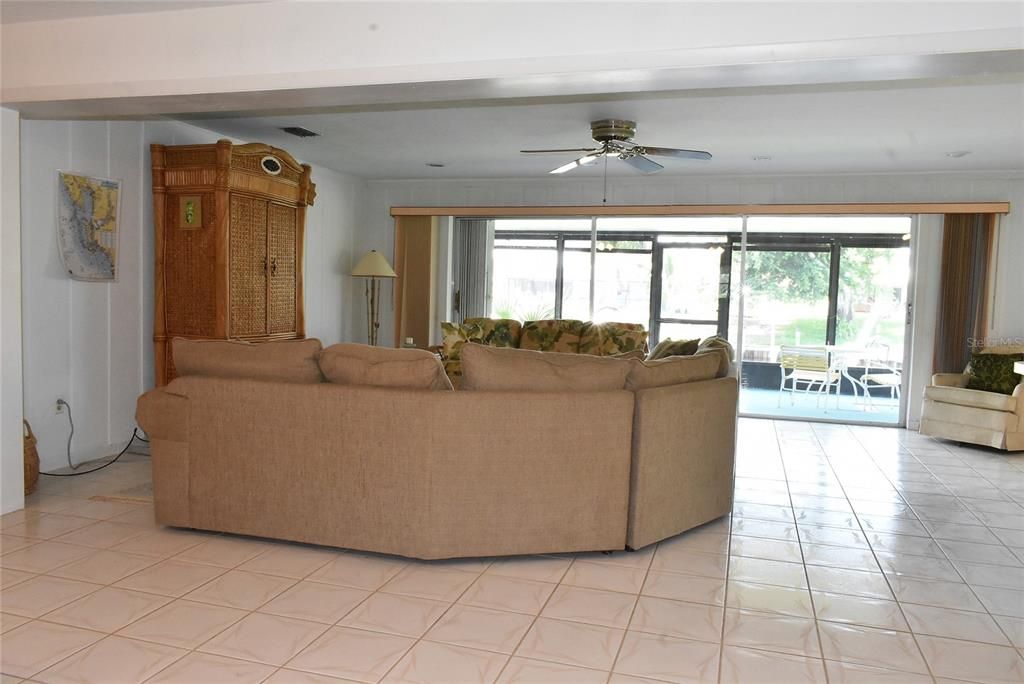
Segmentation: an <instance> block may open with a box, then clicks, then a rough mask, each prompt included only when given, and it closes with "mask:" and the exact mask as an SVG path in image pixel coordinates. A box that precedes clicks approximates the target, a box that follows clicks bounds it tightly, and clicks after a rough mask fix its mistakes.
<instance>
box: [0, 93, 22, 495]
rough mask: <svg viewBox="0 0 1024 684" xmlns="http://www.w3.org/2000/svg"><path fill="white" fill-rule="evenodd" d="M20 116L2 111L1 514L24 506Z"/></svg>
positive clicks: (0, 276)
mask: <svg viewBox="0 0 1024 684" xmlns="http://www.w3.org/2000/svg"><path fill="white" fill-rule="evenodd" d="M18 141H19V135H18V113H17V112H15V111H13V110H10V109H0V513H7V512H9V511H13V510H17V509H19V508H21V507H22V506H23V505H24V501H25V497H24V488H23V486H22V483H23V482H24V480H23V476H22V453H23V452H22V441H21V436H22V430H21V415H22V414H21V405H22V400H21V217H20V208H19V206H20V199H21V198H20V196H19V187H20V180H21V179H20V172H19V166H20V159H19V153H18Z"/></svg>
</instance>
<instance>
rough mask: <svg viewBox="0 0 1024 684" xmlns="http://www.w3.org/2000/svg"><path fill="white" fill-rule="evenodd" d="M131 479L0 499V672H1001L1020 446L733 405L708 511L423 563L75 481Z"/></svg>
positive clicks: (35, 675) (1017, 647)
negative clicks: (496, 553) (8, 507)
mask: <svg viewBox="0 0 1024 684" xmlns="http://www.w3.org/2000/svg"><path fill="white" fill-rule="evenodd" d="M148 477H149V472H148V463H147V461H146V460H145V459H143V458H139V457H128V458H127V459H126V460H125V462H123V463H118V464H116V465H115V466H113V467H111V468H108V469H106V470H104V471H101V472H99V473H96V474H93V475H89V476H86V477H81V478H65V479H61V480H53V479H50V478H44V479H43V482H42V484H41V487H40V491H39V492H38V493H37V494H35V495H33V496H32V497H31V498H30V499H29V502H28V508H27V509H26V510H25V511H19V512H17V513H13V514H9V515H7V516H4V518H3V530H2V532H3V536H2V547H0V553H2V555H0V568H2V573H0V577H2V594H0V610H2V622H0V629H2V631H3V635H2V637H0V661H2V671H3V678H2V683H3V684H8V683H9V682H19V681H22V680H23V679H24V678H28V680H30V681H35V682H52V683H54V684H57V683H63V682H78V683H84V682H95V683H100V684H107V683H113V682H142V681H147V682H163V683H167V682H182V683H187V684H204V683H206V682H229V681H230V682H238V683H242V682H268V683H270V684H316V683H320V684H326V683H328V682H339V681H340V682H344V681H351V682H377V681H386V682H443V683H445V684H460V683H463V682H466V683H470V682H474V683H475V682H494V681H497V682H506V683H508V682H538V683H539V682H608V683H613V684H643V683H645V682H646V683H648V684H651V683H655V682H778V683H780V684H791V683H794V684H795V683H797V682H825V681H829V682H833V683H839V682H843V683H845V682H909V683H913V682H929V681H937V682H953V681H970V682H1022V681H1024V658H1022V652H1024V505H1022V504H1024V455H1017V456H1008V455H1005V454H1000V453H997V452H994V451H988V450H981V449H972V448H967V447H961V446H958V445H954V444H950V443H943V442H937V441H933V440H930V439H927V438H923V437H920V436H918V435H916V434H914V433H910V432H906V431H903V430H896V429H886V428H870V427H847V426H839V425H821V424H808V423H799V422H772V421H767V420H743V421H741V429H740V448H739V455H738V465H737V479H736V505H735V510H734V515H733V517H732V520H731V525H730V521H729V520H728V519H725V520H720V521H717V522H714V523H711V524H709V525H706V526H704V527H703V528H701V529H698V530H694V531H691V532H689V533H686V534H683V535H680V536H678V537H676V538H674V539H669V540H666V541H664V542H662V543H661V544H659V545H658V546H657V548H647V549H643V550H641V551H638V552H635V553H624V552H621V553H615V554H611V555H605V554H600V553H591V554H569V555H557V556H542V557H529V558H501V559H483V560H481V559H474V560H456V561H444V562H417V561H408V560H405V559H401V558H394V557H386V556H374V555H368V554H358V553H351V552H343V551H341V550H337V549H324V548H316V547H310V546H302V545H296V544H286V543H279V542H271V541H266V540H258V539H249V538H240V537H232V536H229V535H215V534H206V533H200V532H187V531H179V530H170V529H162V528H159V527H157V526H156V525H155V524H154V523H153V521H152V509H151V508H150V507H149V506H146V505H132V504H126V503H112V502H104V501H95V500H89V497H91V496H93V495H97V494H104V493H108V494H109V493H112V492H116V491H121V490H124V489H126V488H128V487H131V486H133V485H135V484H138V483H140V482H145V481H146V479H147V478H148Z"/></svg>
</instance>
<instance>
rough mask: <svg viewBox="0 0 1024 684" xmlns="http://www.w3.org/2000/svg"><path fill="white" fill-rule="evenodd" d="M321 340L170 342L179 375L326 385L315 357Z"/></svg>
mask: <svg viewBox="0 0 1024 684" xmlns="http://www.w3.org/2000/svg"><path fill="white" fill-rule="evenodd" d="M322 348H323V345H321V344H320V340H318V339H315V338H310V339H307V340H283V341H280V342H258V343H252V342H243V341H241V340H191V339H187V338H184V337H175V338H174V339H173V340H171V353H172V355H173V359H174V370H175V372H176V373H177V374H178V375H200V376H208V377H216V378H248V379H250V380H275V381H279V382H297V383H313V382H323V376H322V375H321V374H320V367H319V366H318V365H317V362H316V357H317V354H318V353H320V350H321V349H322Z"/></svg>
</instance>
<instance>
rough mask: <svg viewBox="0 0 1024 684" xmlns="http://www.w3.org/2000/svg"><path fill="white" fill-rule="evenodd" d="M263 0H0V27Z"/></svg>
mask: <svg viewBox="0 0 1024 684" xmlns="http://www.w3.org/2000/svg"><path fill="white" fill-rule="evenodd" d="M265 1H266V0H2V2H0V24H17V23H21V22H26V21H52V20H54V19H75V18H78V17H105V16H111V15H115V14H138V13H140V12H166V11H168V10H181V9H197V8H200V7H219V6H223V5H238V4H247V3H252V2H265Z"/></svg>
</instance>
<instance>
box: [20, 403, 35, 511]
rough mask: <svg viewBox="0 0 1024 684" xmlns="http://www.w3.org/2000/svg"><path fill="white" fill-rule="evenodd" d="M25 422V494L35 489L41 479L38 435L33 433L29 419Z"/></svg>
mask: <svg viewBox="0 0 1024 684" xmlns="http://www.w3.org/2000/svg"><path fill="white" fill-rule="evenodd" d="M21 422H22V423H24V424H25V495H26V496H28V495H29V494H31V493H32V492H33V491H35V488H36V483H37V482H38V481H39V452H38V451H36V436H35V435H34V434H32V426H31V425H29V424H28V421H27V420H23V421H21Z"/></svg>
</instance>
